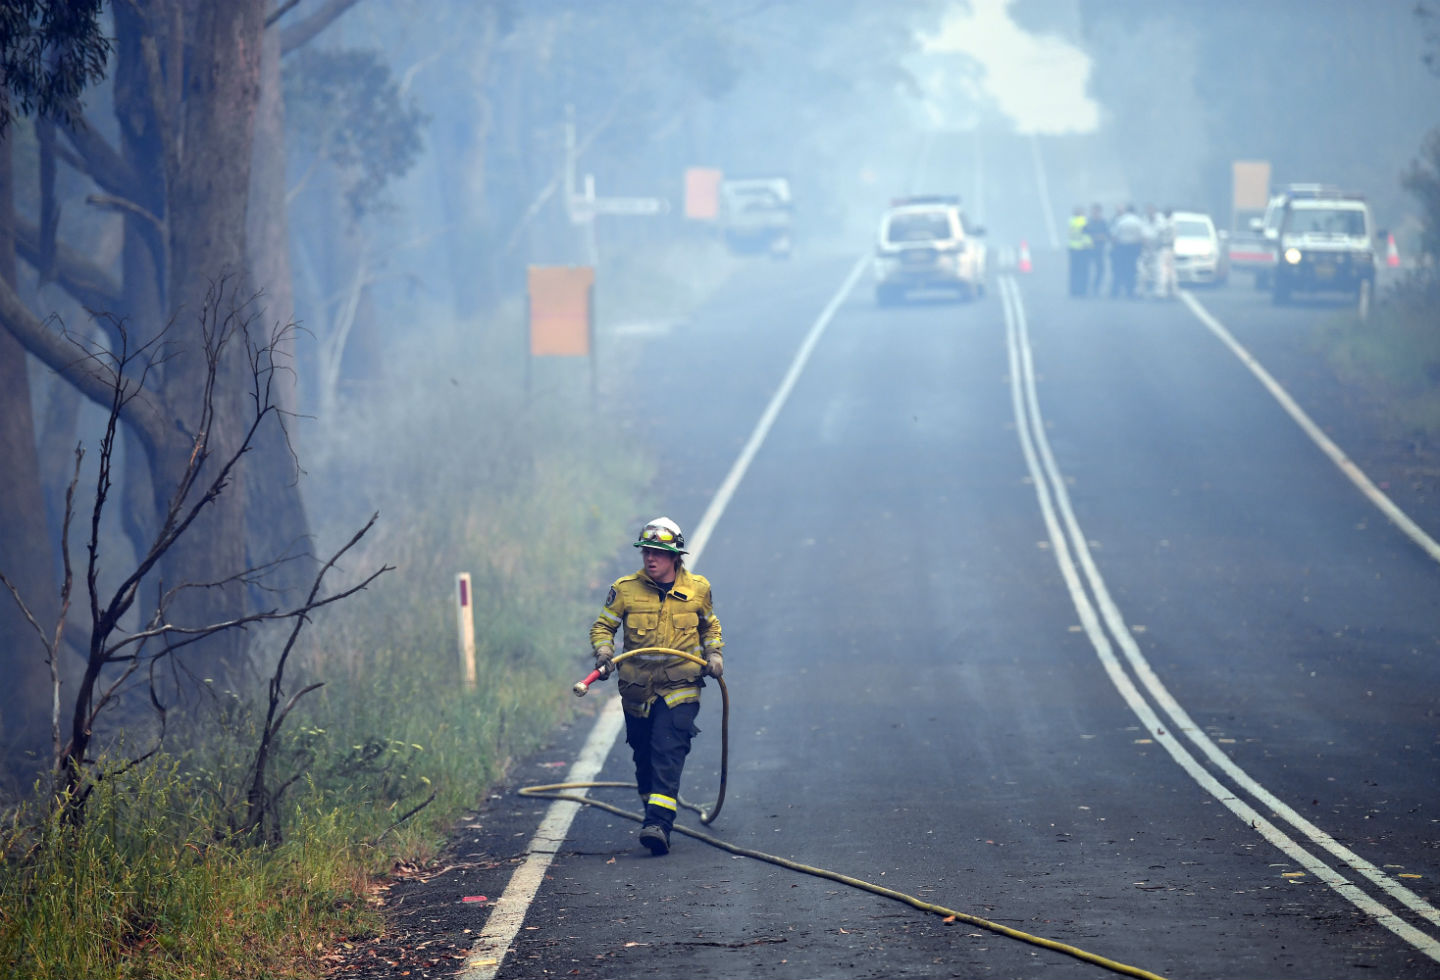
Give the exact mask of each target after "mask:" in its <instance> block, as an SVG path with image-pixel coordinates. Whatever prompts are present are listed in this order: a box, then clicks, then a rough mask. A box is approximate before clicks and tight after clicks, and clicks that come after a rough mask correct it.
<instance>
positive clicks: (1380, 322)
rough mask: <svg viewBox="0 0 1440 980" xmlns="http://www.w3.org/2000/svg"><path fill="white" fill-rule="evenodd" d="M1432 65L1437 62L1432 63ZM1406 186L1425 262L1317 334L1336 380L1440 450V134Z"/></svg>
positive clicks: (1415, 442) (1421, 443)
mask: <svg viewBox="0 0 1440 980" xmlns="http://www.w3.org/2000/svg"><path fill="white" fill-rule="evenodd" d="M1427 64H1431V65H1432V67H1434V66H1435V63H1432V62H1431V61H1430V59H1428V58H1427ZM1401 185H1402V186H1403V187H1404V188H1405V190H1406V191H1408V192H1409V193H1410V194H1411V196H1413V197H1414V198H1415V201H1416V203H1417V204H1418V205H1419V212H1420V234H1419V235H1418V252H1419V256H1418V261H1417V262H1416V263H1415V267H1414V268H1413V269H1411V270H1409V271H1408V272H1407V273H1406V275H1405V276H1404V278H1402V279H1401V280H1400V281H1399V282H1397V283H1395V284H1394V285H1392V286H1391V287H1390V288H1389V289H1388V290H1382V291H1381V294H1380V296H1379V302H1378V303H1376V305H1375V308H1374V309H1373V310H1372V311H1371V315H1370V316H1369V317H1367V318H1365V319H1361V318H1360V317H1358V316H1347V317H1337V318H1335V319H1334V320H1332V321H1330V322H1329V323H1326V324H1324V325H1323V326H1322V327H1321V328H1320V330H1319V332H1318V343H1319V344H1320V345H1321V348H1322V349H1323V350H1324V351H1325V352H1326V355H1327V356H1328V358H1329V360H1330V363H1331V365H1332V367H1333V368H1334V370H1335V372H1336V375H1337V376H1338V377H1339V378H1340V379H1341V380H1342V381H1344V382H1345V383H1346V384H1349V385H1353V386H1355V387H1357V388H1359V389H1360V390H1362V391H1364V392H1365V393H1366V394H1367V395H1368V396H1369V397H1370V400H1371V401H1372V402H1373V403H1375V404H1378V405H1383V406H1385V413H1386V415H1387V420H1388V423H1389V425H1390V427H1391V428H1392V435H1393V437H1394V438H1395V439H1397V440H1399V441H1402V442H1409V443H1410V444H1411V445H1412V447H1413V448H1414V449H1416V450H1417V451H1429V452H1432V453H1436V452H1440V270H1437V268H1436V261H1437V259H1440V130H1434V131H1432V132H1431V133H1430V134H1429V135H1428V136H1427V137H1426V139H1425V141H1424V143H1423V144H1422V146H1421V147H1420V152H1419V155H1418V156H1417V158H1416V160H1415V161H1414V163H1412V164H1411V166H1410V167H1409V169H1407V170H1406V172H1405V173H1404V174H1403V175H1402V177H1401Z"/></svg>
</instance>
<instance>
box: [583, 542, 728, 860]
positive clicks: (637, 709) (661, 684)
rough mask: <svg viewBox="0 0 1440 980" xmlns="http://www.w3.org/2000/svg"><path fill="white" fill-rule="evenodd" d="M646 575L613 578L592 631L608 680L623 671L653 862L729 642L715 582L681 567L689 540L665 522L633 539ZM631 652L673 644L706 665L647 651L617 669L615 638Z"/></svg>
mask: <svg viewBox="0 0 1440 980" xmlns="http://www.w3.org/2000/svg"><path fill="white" fill-rule="evenodd" d="M635 547H637V548H639V549H640V555H641V562H642V564H641V568H640V570H639V571H637V572H633V573H632V574H630V575H626V576H624V577H623V578H619V579H616V580H615V583H614V584H613V585H612V586H610V594H609V596H608V597H607V598H606V599H605V607H604V608H603V609H601V610H600V615H599V617H598V618H597V619H596V620H595V623H594V625H592V626H591V627H590V645H591V647H592V648H593V649H594V651H595V666H596V668H597V669H599V670H600V672H601V675H602V676H605V677H608V676H609V675H610V673H611V672H612V671H615V670H618V671H619V674H620V678H619V685H620V706H621V707H622V708H623V709H624V711H625V742H626V744H628V745H629V746H630V752H631V755H632V757H633V758H634V761H635V785H636V787H637V788H638V789H639V790H640V798H641V800H642V801H643V802H644V805H645V817H644V820H643V821H642V826H641V827H640V843H641V844H644V845H645V846H646V847H648V848H649V849H650V853H652V854H655V855H660V854H667V853H669V851H670V830H671V828H672V827H674V825H675V811H676V808H677V806H678V804H677V801H678V800H679V798H680V774H681V772H682V771H683V770H684V768H685V757H686V756H687V755H688V754H689V753H690V740H691V739H692V738H694V737H695V736H696V735H698V734H699V733H700V730H699V729H698V728H696V727H695V716H696V715H697V714H698V713H699V711H700V689H701V688H702V687H704V686H705V682H704V680H703V678H704V677H706V676H709V677H714V678H716V679H719V677H720V675H721V674H722V673H723V672H724V668H725V661H724V658H723V657H722V651H723V650H724V647H725V641H724V639H723V637H722V636H721V633H720V620H718V619H717V618H715V606H714V602H713V601H712V599H711V596H710V582H709V581H708V580H707V579H706V578H705V577H704V576H702V575H696V574H695V573H693V572H691V571H689V570H688V569H686V568H685V567H684V563H685V558H684V556H685V535H683V534H682V533H681V532H680V528H679V526H678V525H676V523H675V522H674V521H672V520H670V518H668V517H657V518H655V520H653V521H651V522H650V523H648V524H646V525H645V526H644V527H643V528H641V529H640V537H639V539H638V540H637V541H636V542H635ZM622 626H623V627H624V635H623V637H622V639H623V640H624V645H625V646H624V648H625V649H626V650H638V649H641V648H642V647H666V648H669V649H672V650H680V651H682V652H684V653H690V654H694V655H695V656H697V657H702V658H703V659H704V661H705V666H704V667H701V666H700V665H699V664H694V663H691V662H690V661H688V660H681V659H679V658H678V657H673V656H671V655H669V654H665V653H658V652H657V653H640V654H636V655H635V656H633V657H627V658H626V659H625V660H622V661H621V662H620V664H619V665H618V667H617V666H616V664H615V663H614V659H613V658H614V656H615V635H616V633H617V632H619V631H620V629H621V627H622Z"/></svg>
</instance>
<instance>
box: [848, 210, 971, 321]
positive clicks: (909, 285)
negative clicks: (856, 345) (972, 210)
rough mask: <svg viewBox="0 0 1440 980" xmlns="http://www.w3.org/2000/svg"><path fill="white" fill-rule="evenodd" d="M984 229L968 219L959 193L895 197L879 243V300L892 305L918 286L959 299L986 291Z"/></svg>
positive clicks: (877, 294)
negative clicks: (955, 296) (962, 208)
mask: <svg viewBox="0 0 1440 980" xmlns="http://www.w3.org/2000/svg"><path fill="white" fill-rule="evenodd" d="M984 234H985V229H984V228H982V227H979V226H978V225H972V224H971V223H970V222H969V221H968V219H967V218H966V216H965V212H964V211H963V210H961V207H960V198H958V197H955V196H950V195H924V196H919V197H905V198H899V199H897V200H895V201H892V202H891V206H890V208H889V209H888V210H886V212H885V214H884V216H883V217H882V218H881V219H880V228H879V232H878V235H877V241H876V245H875V301H876V302H877V303H879V304H880V305H881V306H888V305H891V304H894V303H898V302H901V301H903V300H904V299H905V298H906V297H907V296H909V295H910V294H911V293H912V292H916V291H920V290H946V291H948V292H951V293H954V294H956V295H957V296H959V297H960V298H961V299H974V298H976V297H978V296H983V295H984V294H985V274H986V255H987V250H986V247H985V242H984V240H983V236H984Z"/></svg>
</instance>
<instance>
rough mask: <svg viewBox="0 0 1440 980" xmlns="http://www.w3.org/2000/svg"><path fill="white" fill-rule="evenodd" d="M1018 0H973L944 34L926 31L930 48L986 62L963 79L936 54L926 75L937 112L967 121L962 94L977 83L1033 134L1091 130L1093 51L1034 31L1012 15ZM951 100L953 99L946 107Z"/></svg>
mask: <svg viewBox="0 0 1440 980" xmlns="http://www.w3.org/2000/svg"><path fill="white" fill-rule="evenodd" d="M1011 3H1012V0H970V3H969V8H970V9H968V10H966V9H963V8H962V7H960V6H957V8H956V10H955V11H954V12H953V13H951V14H950V15H949V16H948V17H947V18H946V20H945V22H944V24H943V25H942V26H941V28H940V30H939V32H938V33H936V34H933V35H929V36H927V37H925V38H924V49H925V51H926V52H927V53H928V54H931V55H939V56H943V55H945V54H965V55H969V56H971V57H973V58H975V59H977V60H978V61H980V63H981V64H982V65H983V66H984V75H983V77H981V78H979V79H957V78H955V77H954V74H953V73H949V72H946V71H945V70H944V68H943V64H944V59H943V57H942V58H940V59H939V60H938V61H934V60H932V69H931V70H928V71H927V72H926V75H925V80H926V83H927V85H928V86H929V87H930V90H931V92H932V96H931V105H930V108H931V112H932V114H933V115H934V117H935V122H936V123H937V124H938V125H941V126H950V127H960V128H965V127H967V126H969V125H971V124H973V122H974V119H973V116H970V115H969V114H968V112H967V111H966V110H965V109H963V108H960V109H959V110H958V111H957V109H956V108H955V107H954V104H955V103H957V102H958V103H959V105H960V106H962V107H963V106H964V105H965V104H966V102H967V101H968V100H967V99H965V98H963V96H964V95H965V94H966V93H967V92H969V91H971V90H973V89H974V88H975V87H976V86H977V84H978V87H979V90H980V91H979V93H978V94H979V95H980V96H981V98H982V99H983V100H984V101H987V102H989V103H991V104H993V105H994V106H995V107H996V108H998V109H999V110H1000V111H1001V112H1003V113H1004V114H1005V115H1007V116H1009V117H1010V118H1012V119H1013V120H1015V125H1016V128H1018V129H1019V130H1020V131H1021V132H1027V133H1067V132H1089V131H1092V130H1094V129H1095V128H1096V127H1097V126H1098V125H1099V122H1100V111H1099V106H1097V105H1096V104H1095V103H1094V102H1093V101H1092V100H1091V99H1090V98H1089V97H1088V96H1087V95H1086V94H1085V83H1086V79H1087V78H1088V77H1089V75H1090V58H1089V56H1087V55H1086V54H1085V53H1084V52H1083V51H1081V50H1080V49H1079V48H1076V47H1074V46H1072V45H1071V44H1070V43H1069V42H1067V41H1066V40H1064V39H1063V38H1061V37H1059V36H1057V35H1053V34H1052V35H1043V36H1041V35H1035V34H1030V33H1027V32H1026V31H1024V30H1023V29H1022V28H1020V27H1019V26H1018V25H1017V24H1016V23H1015V22H1014V21H1013V20H1011V18H1010V11H1009V7H1010V4H1011ZM947 103H950V105H948V106H947Z"/></svg>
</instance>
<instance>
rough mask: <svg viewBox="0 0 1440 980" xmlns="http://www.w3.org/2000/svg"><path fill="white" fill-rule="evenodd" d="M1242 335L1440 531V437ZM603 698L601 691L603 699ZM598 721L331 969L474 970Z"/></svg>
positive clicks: (1295, 357) (1304, 403)
mask: <svg viewBox="0 0 1440 980" xmlns="http://www.w3.org/2000/svg"><path fill="white" fill-rule="evenodd" d="M1200 298H1201V300H1202V302H1203V301H1205V300H1206V297H1205V296H1203V295H1202V296H1201V297H1200ZM1237 339H1239V340H1240V341H1241V342H1242V343H1244V344H1245V345H1246V346H1247V347H1248V348H1249V349H1250V351H1251V352H1252V353H1253V354H1254V355H1255V356H1256V357H1257V358H1258V360H1259V361H1260V363H1261V364H1263V365H1264V366H1265V368H1266V369H1267V370H1268V371H1269V372H1270V373H1271V374H1272V375H1273V376H1274V377H1275V378H1276V380H1277V381H1279V382H1280V383H1281V384H1282V385H1283V386H1284V387H1285V388H1286V390H1287V391H1289V392H1290V394H1291V395H1292V396H1293V397H1294V398H1295V399H1296V401H1297V402H1298V403H1299V404H1300V405H1301V407H1302V408H1303V409H1304V410H1305V411H1306V412H1307V413H1308V414H1309V415H1310V416H1311V418H1312V419H1313V420H1314V421H1315V422H1316V423H1317V424H1318V425H1320V426H1321V428H1322V429H1323V430H1324V431H1325V432H1326V433H1327V434H1328V435H1329V436H1330V437H1331V438H1332V439H1333V440H1334V441H1335V442H1336V443H1337V444H1338V445H1339V446H1340V447H1341V448H1342V449H1343V450H1344V451H1345V452H1346V453H1347V454H1348V455H1349V456H1350V457H1351V458H1352V459H1353V460H1354V461H1355V462H1356V463H1357V464H1358V465H1359V466H1360V467H1361V468H1362V469H1363V470H1364V471H1365V473H1366V474H1367V475H1369V477H1370V478H1371V479H1372V480H1373V481H1374V482H1375V483H1376V485H1377V486H1379V487H1380V488H1381V489H1382V490H1383V491H1384V492H1385V493H1387V494H1388V495H1389V496H1390V497H1391V499H1392V500H1393V501H1394V502H1395V503H1396V505H1397V506H1399V507H1400V508H1401V509H1402V510H1404V511H1405V512H1406V513H1407V514H1409V515H1410V516H1411V517H1412V518H1414V519H1415V520H1416V521H1417V522H1419V523H1420V524H1421V526H1422V527H1425V528H1426V529H1427V530H1429V531H1430V532H1431V533H1435V532H1436V531H1437V530H1440V447H1435V446H1433V445H1426V444H1422V443H1419V442H1417V441H1416V440H1414V439H1413V438H1407V437H1405V436H1403V435H1400V434H1397V433H1395V431H1394V424H1393V422H1392V420H1391V419H1390V418H1389V416H1388V415H1387V413H1386V410H1385V406H1384V403H1383V400H1382V399H1381V398H1379V397H1377V396H1376V395H1374V394H1373V393H1366V392H1361V391H1357V390H1354V389H1351V388H1348V387H1346V386H1345V385H1343V384H1341V383H1340V382H1339V381H1338V380H1337V379H1336V377H1335V375H1334V372H1333V371H1332V370H1331V369H1330V367H1329V366H1328V365H1327V364H1326V363H1325V362H1324V361H1323V359H1322V358H1321V357H1319V356H1318V355H1317V354H1316V353H1314V352H1313V351H1311V350H1309V349H1308V348H1307V347H1306V346H1305V345H1304V344H1301V343H1295V342H1294V338H1291V339H1290V340H1289V341H1281V340H1276V339H1270V338H1266V337H1264V336H1244V335H1241V334H1239V333H1238V332H1237ZM599 704H600V701H599V699H596V700H595V701H594V703H593V706H594V707H595V708H598V706H599ZM586 707H587V708H589V707H591V705H590V704H588V703H587V705H586ZM592 720H593V718H592V716H591V715H590V714H588V713H587V714H578V715H577V716H576V719H575V720H574V722H572V723H569V724H566V725H564V726H562V727H561V728H560V729H559V730H557V731H556V732H555V734H554V738H553V740H552V741H551V743H550V744H548V745H547V746H546V747H545V748H543V749H541V750H540V751H538V752H536V753H535V754H534V755H532V756H531V757H530V758H527V759H525V760H523V761H521V762H519V763H517V764H516V765H515V766H514V767H513V769H512V771H511V772H510V773H509V774H508V776H507V778H506V779H505V781H504V782H502V783H501V784H499V785H497V786H495V787H492V789H491V790H490V792H489V793H488V794H487V796H486V798H485V799H484V800H483V801H481V802H480V804H479V805H478V806H477V807H476V808H475V809H474V810H473V811H471V812H470V813H468V814H466V815H465V817H464V818H463V819H462V820H461V821H460V822H459V823H458V824H457V826H456V828H455V830H454V832H453V834H452V836H451V839H450V841H449V843H448V845H447V846H446V848H445V850H444V852H443V854H442V856H441V857H440V858H439V859H438V860H436V861H434V862H433V863H431V864H430V865H429V866H426V867H416V866H399V867H396V868H394V869H393V871H392V873H391V874H390V875H389V876H388V877H387V878H386V879H384V880H381V881H379V882H377V883H376V885H375V886H374V888H373V891H372V900H373V901H375V902H376V903H377V904H379V905H380V906H381V907H382V908H383V913H384V916H385V920H386V927H385V932H384V933H383V934H382V935H378V936H356V937H352V938H350V939H349V940H348V941H346V942H345V943H343V944H342V945H340V946H338V947H336V948H335V949H333V950H330V951H328V952H327V953H326V954H325V955H324V957H323V959H324V962H325V963H326V965H327V967H328V974H327V975H328V976H330V977H334V978H342V977H343V978H356V980H380V978H386V980H389V978H396V977H411V978H428V977H451V976H454V975H456V974H457V973H459V972H460V971H461V970H463V969H464V967H465V963H466V960H467V957H468V954H469V950H470V947H471V945H472V944H473V942H474V941H475V939H476V938H477V936H478V934H479V931H480V929H482V928H483V924H484V921H485V917H486V916H485V914H483V912H481V911H480V910H481V909H483V908H484V907H485V906H486V905H487V904H489V903H491V902H493V901H494V900H496V899H498V898H499V896H500V893H501V892H503V891H504V889H505V886H506V884H507V883H508V881H509V879H510V875H511V871H512V869H513V868H514V866H516V865H517V864H519V863H520V862H521V861H522V860H523V859H524V856H525V847H526V844H527V842H528V841H529V839H530V837H531V836H532V835H533V834H534V832H535V829H536V826H537V824H538V822H539V820H540V818H541V816H542V815H543V813H544V811H545V810H546V809H547V807H548V805H549V801H547V800H543V799H531V798H525V797H521V796H518V795H516V790H517V789H519V788H520V787H523V786H528V785H536V784H542V783H551V782H555V781H557V780H559V779H561V778H563V776H564V773H565V772H566V770H567V768H568V766H569V764H570V762H571V760H573V759H575V758H576V756H577V755H578V754H579V750H580V746H581V744H582V743H583V741H584V739H585V738H586V736H587V735H588V734H589V730H590V725H591V722H592ZM600 792H605V791H600ZM612 797H613V802H615V803H617V804H618V805H621V806H626V805H628V804H630V803H631V802H632V801H631V800H630V799H629V798H628V795H627V794H624V793H623V792H622V791H619V790H616V791H613V793H612V796H610V797H605V798H606V799H611V798H612ZM477 913H480V914H477ZM602 969H603V967H602Z"/></svg>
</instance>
